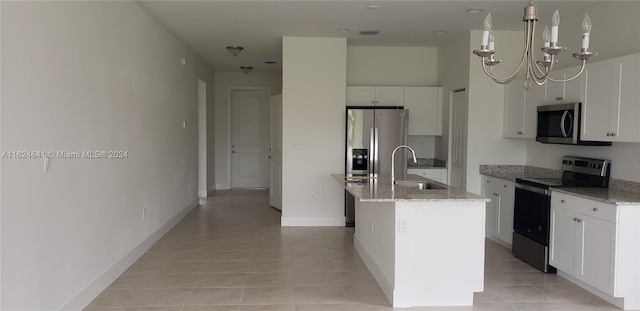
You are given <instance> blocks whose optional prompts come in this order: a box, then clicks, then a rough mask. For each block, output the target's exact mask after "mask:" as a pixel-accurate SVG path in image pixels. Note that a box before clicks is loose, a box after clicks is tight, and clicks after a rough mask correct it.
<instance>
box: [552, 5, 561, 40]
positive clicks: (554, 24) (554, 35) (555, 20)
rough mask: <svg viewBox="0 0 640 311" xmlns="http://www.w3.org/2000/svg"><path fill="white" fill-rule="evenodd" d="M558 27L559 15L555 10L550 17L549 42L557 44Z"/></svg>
mask: <svg viewBox="0 0 640 311" xmlns="http://www.w3.org/2000/svg"><path fill="white" fill-rule="evenodd" d="M559 25H560V13H558V10H556V11H555V12H554V13H553V16H552V17H551V42H553V43H557V42H558V27H559Z"/></svg>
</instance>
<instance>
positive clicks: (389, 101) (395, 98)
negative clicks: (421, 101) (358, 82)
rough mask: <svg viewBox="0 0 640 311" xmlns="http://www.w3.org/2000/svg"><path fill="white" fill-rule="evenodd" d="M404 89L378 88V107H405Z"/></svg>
mask: <svg viewBox="0 0 640 311" xmlns="http://www.w3.org/2000/svg"><path fill="white" fill-rule="evenodd" d="M403 105H404V87H401V86H382V87H380V86H378V87H376V106H403Z"/></svg>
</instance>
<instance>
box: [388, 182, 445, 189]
mask: <svg viewBox="0 0 640 311" xmlns="http://www.w3.org/2000/svg"><path fill="white" fill-rule="evenodd" d="M395 186H398V187H403V188H409V189H416V190H429V189H432V190H435V189H447V188H446V187H443V186H439V185H436V184H433V183H430V182H426V181H415V180H396V181H395Z"/></svg>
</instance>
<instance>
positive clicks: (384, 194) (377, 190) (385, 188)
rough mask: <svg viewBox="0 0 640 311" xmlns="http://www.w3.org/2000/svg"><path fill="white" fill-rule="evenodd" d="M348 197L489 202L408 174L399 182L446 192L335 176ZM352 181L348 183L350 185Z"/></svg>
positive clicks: (383, 177)
mask: <svg viewBox="0 0 640 311" xmlns="http://www.w3.org/2000/svg"><path fill="white" fill-rule="evenodd" d="M331 176H333V178H334V179H335V180H337V181H338V182H339V183H340V184H341V185H342V186H343V187H344V188H345V189H346V190H347V191H349V193H351V194H352V195H353V196H354V197H356V198H357V199H359V200H360V202H488V201H490V199H487V198H485V197H481V196H479V195H475V194H473V193H470V192H467V191H464V190H462V189H459V188H454V187H450V186H448V185H446V184H442V183H439V182H437V181H435V180H431V179H428V178H423V177H420V176H418V175H413V174H408V175H407V176H406V179H405V177H402V178H400V177H398V178H396V180H410V181H422V182H427V183H431V184H433V185H435V186H440V187H446V189H425V190H418V189H414V188H409V187H406V186H400V185H394V186H391V175H389V174H380V175H377V176H374V177H373V178H372V177H364V178H362V179H358V177H353V179H352V177H348V176H346V175H345V174H332V175H331ZM347 178H349V181H347Z"/></svg>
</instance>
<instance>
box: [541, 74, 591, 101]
mask: <svg viewBox="0 0 640 311" xmlns="http://www.w3.org/2000/svg"><path fill="white" fill-rule="evenodd" d="M579 70H580V67H571V68H567V69H561V70H554V71H552V72H551V74H550V77H551V78H553V79H558V80H560V79H567V78H571V77H573V76H575V74H576V73H578V71H579ZM583 78H584V74H581V75H579V76H578V77H576V78H575V79H573V80H571V81H567V82H562V83H557V82H553V81H547V83H545V85H546V88H547V92H546V95H545V102H547V103H551V102H554V101H562V102H576V103H577V102H581V101H582V100H583V94H584V92H583Z"/></svg>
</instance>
